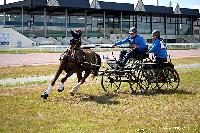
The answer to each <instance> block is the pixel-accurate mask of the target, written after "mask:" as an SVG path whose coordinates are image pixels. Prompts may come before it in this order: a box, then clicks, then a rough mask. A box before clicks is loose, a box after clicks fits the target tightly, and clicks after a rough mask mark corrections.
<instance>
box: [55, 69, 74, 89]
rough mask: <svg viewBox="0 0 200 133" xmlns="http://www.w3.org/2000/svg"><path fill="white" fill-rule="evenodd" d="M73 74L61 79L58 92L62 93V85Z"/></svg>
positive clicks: (70, 73)
mask: <svg viewBox="0 0 200 133" xmlns="http://www.w3.org/2000/svg"><path fill="white" fill-rule="evenodd" d="M72 74H73V72H72V71H71V72H68V73H67V74H66V76H65V77H64V78H62V79H61V83H60V84H59V86H58V92H62V91H63V90H64V83H65V81H66V80H67V78H68V77H70V76H71V75H72Z"/></svg>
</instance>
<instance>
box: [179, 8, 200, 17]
mask: <svg viewBox="0 0 200 133" xmlns="http://www.w3.org/2000/svg"><path fill="white" fill-rule="evenodd" d="M180 10H181V14H184V15H192V16H199V9H188V8H180Z"/></svg>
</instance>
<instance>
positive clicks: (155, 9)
mask: <svg viewBox="0 0 200 133" xmlns="http://www.w3.org/2000/svg"><path fill="white" fill-rule="evenodd" d="M144 8H145V10H146V12H151V13H170V14H173V13H174V12H173V7H165V6H153V5H144Z"/></svg>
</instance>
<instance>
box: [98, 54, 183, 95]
mask: <svg viewBox="0 0 200 133" xmlns="http://www.w3.org/2000/svg"><path fill="white" fill-rule="evenodd" d="M112 55H113V52H112ZM113 57H114V56H113ZM106 62H107V65H108V66H109V68H107V69H106V70H103V71H100V72H99V75H100V76H101V86H102V88H103V90H104V91H105V92H106V93H112V92H120V91H121V89H122V88H130V91H131V93H133V94H144V93H146V92H155V91H161V92H164V91H168V92H169V91H170V92H171V91H172V92H173V91H175V90H176V89H177V88H178V86H179V83H180V78H179V74H178V73H177V71H176V70H175V69H174V65H173V64H172V63H171V59H170V60H169V61H167V62H163V63H155V62H153V60H151V59H150V58H149V55H148V54H145V55H138V57H135V58H134V59H129V61H128V62H127V63H126V65H125V67H124V68H120V67H119V66H118V63H117V60H116V58H115V57H114V59H107V61H106Z"/></svg>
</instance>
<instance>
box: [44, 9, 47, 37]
mask: <svg viewBox="0 0 200 133" xmlns="http://www.w3.org/2000/svg"><path fill="white" fill-rule="evenodd" d="M46 16H47V11H46V8H44V36H45V37H46V36H47V20H46Z"/></svg>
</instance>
